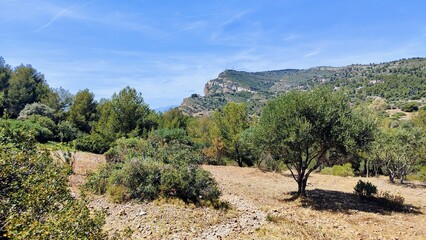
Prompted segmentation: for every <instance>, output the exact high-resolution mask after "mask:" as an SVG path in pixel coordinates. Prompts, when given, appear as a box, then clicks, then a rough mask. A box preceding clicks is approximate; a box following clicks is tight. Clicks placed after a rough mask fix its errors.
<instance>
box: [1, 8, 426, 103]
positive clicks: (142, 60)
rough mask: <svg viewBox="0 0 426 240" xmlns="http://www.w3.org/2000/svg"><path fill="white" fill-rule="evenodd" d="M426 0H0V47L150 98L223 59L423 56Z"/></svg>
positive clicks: (270, 62) (80, 84)
mask: <svg viewBox="0 0 426 240" xmlns="http://www.w3.org/2000/svg"><path fill="white" fill-rule="evenodd" d="M425 10H426V1H415V0H411V1H406V0H400V1H398V0H395V1H389V0H388V1H375V0H368V1H345V0H341V1H331V0H329V1H319V0H318V1H314V0H312V1H307V0H306V1H296V0H293V1H285V0H282V1H279V0H276V1H272V0H271V1H267V0H263V1H250V0H237V1H233V0H226V1H213V0H212V1H179V0H175V1H161V0H158V1H142V0H139V1H137V0H128V1H107V0H104V1H101V0H92V1H82V0H72V1H65V0H56V1H53V0H39V1H33V0H22V1H18V0H0V56H3V57H4V59H5V60H6V62H7V63H8V64H10V65H12V66H17V65H19V64H21V63H24V64H32V65H33V67H35V68H36V69H38V70H39V71H40V72H42V73H43V74H45V76H46V79H47V81H48V83H49V84H50V85H51V86H52V87H59V86H62V87H64V88H66V89H69V90H70V91H71V92H73V93H75V92H77V91H78V90H79V89H85V88H89V89H90V90H91V91H92V92H94V93H95V95H96V97H97V98H98V99H99V98H102V97H105V98H109V97H111V95H112V94H113V93H114V92H117V91H119V90H120V89H122V88H123V87H125V86H127V85H129V86H131V87H134V88H136V89H137V90H138V91H140V92H142V94H143V96H144V99H145V101H146V102H147V103H148V104H149V105H150V106H151V107H152V108H157V107H160V106H167V105H176V104H180V102H181V101H182V99H183V98H184V97H187V96H189V95H190V94H192V93H202V90H203V86H204V84H205V82H206V81H207V80H209V79H213V78H215V77H216V76H217V75H218V74H219V73H220V72H221V71H223V70H225V69H235V70H246V71H262V70H272V69H284V68H309V67H314V66H319V65H327V66H343V65H348V64H351V63H371V62H375V63H379V62H384V61H390V60H396V59H400V58H409V57H426V14H424V12H425Z"/></svg>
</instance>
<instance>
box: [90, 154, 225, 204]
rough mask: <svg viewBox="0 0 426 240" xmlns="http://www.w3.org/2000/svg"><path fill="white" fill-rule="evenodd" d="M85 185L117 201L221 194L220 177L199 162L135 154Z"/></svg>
mask: <svg viewBox="0 0 426 240" xmlns="http://www.w3.org/2000/svg"><path fill="white" fill-rule="evenodd" d="M116 166H119V165H116ZM85 186H86V187H87V188H88V189H90V190H92V191H93V192H95V193H104V192H107V194H108V196H109V198H110V199H111V200H112V201H113V202H122V201H127V200H129V199H138V200H148V201H151V200H154V199H157V198H179V199H181V200H183V201H185V202H187V203H196V204H198V203H201V202H203V201H211V202H214V201H217V200H218V199H219V196H220V191H219V188H218V187H217V184H216V181H215V180H214V179H213V178H212V177H211V175H210V173H209V172H207V171H204V170H203V169H201V168H200V167H198V166H197V165H192V164H164V163H162V162H158V161H155V160H153V159H150V158H145V159H136V158H134V159H132V160H129V161H127V162H125V163H124V164H122V166H121V167H117V168H116V169H115V170H112V171H111V168H109V169H108V168H106V167H104V168H100V169H99V170H98V171H97V172H96V173H93V174H91V175H90V176H89V178H88V181H87V182H86V184H85Z"/></svg>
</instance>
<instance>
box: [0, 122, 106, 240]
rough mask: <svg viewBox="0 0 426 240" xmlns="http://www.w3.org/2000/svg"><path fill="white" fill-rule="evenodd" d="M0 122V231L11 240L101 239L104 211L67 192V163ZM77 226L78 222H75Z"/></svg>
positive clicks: (26, 134)
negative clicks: (94, 210) (91, 208)
mask: <svg viewBox="0 0 426 240" xmlns="http://www.w3.org/2000/svg"><path fill="white" fill-rule="evenodd" d="M11 124H12V123H11V122H2V124H1V127H0V139H1V141H0V142H1V144H0V202H1V204H0V233H1V234H2V236H4V237H6V238H11V239H83V238H84V239H101V238H102V237H103V235H102V233H101V226H102V225H103V216H102V214H100V213H96V215H95V216H92V215H91V214H90V211H89V209H88V208H87V207H86V206H85V203H84V202H83V201H81V200H76V199H74V198H72V197H71V194H70V192H69V190H68V184H67V175H68V173H69V169H70V168H69V166H67V165H64V164H65V163H64V164H58V163H54V162H53V160H52V159H51V158H50V157H49V153H48V152H47V151H44V150H40V149H37V148H36V147H35V145H34V137H33V136H32V135H31V134H29V133H28V131H25V130H23V129H17V128H14V127H13V126H10V125H11ZM76 226H78V227H76Z"/></svg>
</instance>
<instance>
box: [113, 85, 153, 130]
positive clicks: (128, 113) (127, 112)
mask: <svg viewBox="0 0 426 240" xmlns="http://www.w3.org/2000/svg"><path fill="white" fill-rule="evenodd" d="M111 105H112V113H113V114H112V115H111V117H112V118H113V126H114V130H115V132H116V133H118V134H119V136H126V135H128V134H130V133H131V132H133V131H136V132H137V133H138V134H141V133H143V131H144V130H150V123H149V122H147V117H148V115H149V113H150V109H149V108H148V105H146V103H145V102H144V100H143V98H142V94H141V93H138V92H136V90H135V89H134V88H130V87H126V88H124V89H122V90H121V91H120V92H119V93H118V94H116V93H114V95H113V96H112V99H111Z"/></svg>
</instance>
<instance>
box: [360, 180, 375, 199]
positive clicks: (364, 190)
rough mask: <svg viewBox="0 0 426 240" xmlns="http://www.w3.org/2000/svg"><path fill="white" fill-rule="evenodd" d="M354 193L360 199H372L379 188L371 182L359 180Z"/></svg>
mask: <svg viewBox="0 0 426 240" xmlns="http://www.w3.org/2000/svg"><path fill="white" fill-rule="evenodd" d="M354 191H355V193H356V194H358V196H360V197H371V196H373V195H374V194H376V193H377V187H376V186H375V185H373V184H372V183H371V182H364V181H362V180H359V181H358V183H357V184H356V185H355V187H354Z"/></svg>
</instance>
